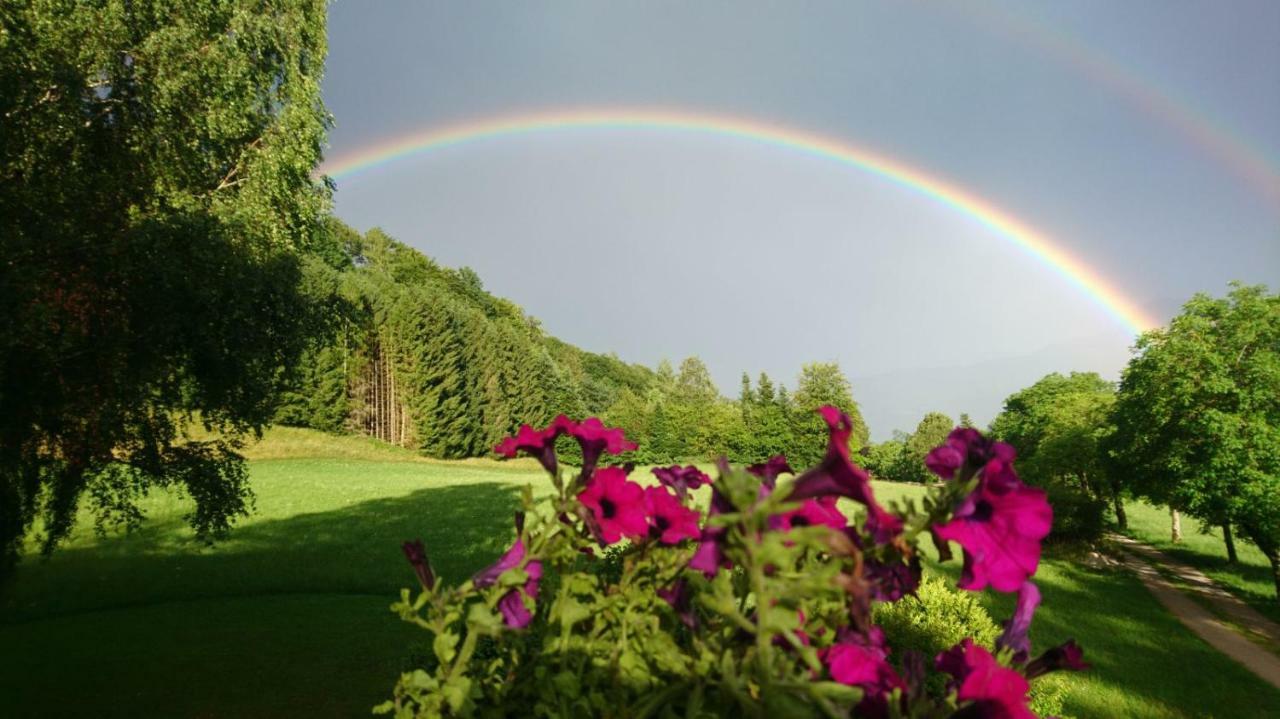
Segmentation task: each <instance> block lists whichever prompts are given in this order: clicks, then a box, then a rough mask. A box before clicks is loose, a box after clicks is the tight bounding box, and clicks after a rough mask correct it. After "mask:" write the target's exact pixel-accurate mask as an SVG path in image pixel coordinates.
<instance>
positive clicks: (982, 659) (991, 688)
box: [936, 638, 1037, 719]
mask: <svg viewBox="0 0 1280 719" xmlns="http://www.w3.org/2000/svg"><path fill="white" fill-rule="evenodd" d="M936 664H937V667H938V669H939V670H940V671H944V672H947V673H949V674H951V675H952V676H953V677H955V685H956V686H957V690H956V697H957V698H958V699H959V700H960V702H961V704H964V703H966V702H967V703H969V704H968V706H962V707H961V709H960V711H959V712H958V714H963V715H964V716H966V717H970V716H972V717H983V718H987V719H1037V718H1036V715H1035V714H1034V713H1033V712H1032V711H1031V710H1030V709H1028V708H1027V701H1028V697H1027V691H1028V690H1029V689H1030V685H1028V684H1027V680H1026V679H1024V678H1023V677H1022V675H1021V674H1019V673H1018V672H1016V671H1014V670H1012V669H1009V668H1007V667H1002V666H1000V664H999V662H997V661H996V658H995V657H993V656H991V652H988V651H987V650H986V649H983V648H982V647H980V646H978V645H977V644H974V643H973V640H972V639H969V638H966V639H964V640H963V641H962V642H960V644H957V645H956V646H954V647H952V648H951V649H948V650H947V651H945V652H943V653H942V654H939V655H938V658H937V661H936Z"/></svg>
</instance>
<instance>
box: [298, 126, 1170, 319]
mask: <svg viewBox="0 0 1280 719" xmlns="http://www.w3.org/2000/svg"><path fill="white" fill-rule="evenodd" d="M587 129H606V130H607V129H614V130H619V129H621V130H646V131H655V130H660V131H678V132H684V133H700V134H707V135H715V136H719V137H730V138H738V139H741V140H744V141H749V142H754V143H758V144H763V145H769V146H773V147H777V148H782V149H786V150H792V151H795V152H800V153H803V154H806V155H811V156H813V157H817V158H821V159H823V160H828V161H832V162H838V163H841V164H844V165H847V166H850V167H854V168H857V169H858V170H860V171H863V172H866V173H870V174H871V175H874V176H876V177H879V178H882V179H884V180H888V181H889V182H892V183H894V184H896V185H898V186H900V187H903V188H905V189H907V190H909V191H911V192H914V193H916V194H919V195H923V196H925V197H927V198H929V199H931V200H934V201H936V202H938V203H941V204H942V205H945V206H947V207H950V208H952V209H954V210H955V211H957V212H959V213H961V214H963V215H965V216H967V217H969V218H970V219H972V220H974V221H976V222H978V223H979V224H981V225H984V226H985V227H987V228H988V229H990V230H991V231H992V232H994V233H995V234H996V235H998V236H1000V237H1002V238H1004V239H1006V240H1008V241H1009V242H1010V243H1012V244H1013V245H1015V246H1017V247H1019V248H1020V249H1022V250H1023V251H1025V252H1026V253H1027V254H1029V255H1030V256H1032V257H1034V258H1035V259H1036V260H1038V261H1040V262H1041V263H1042V264H1044V265H1045V266H1046V267H1048V268H1049V269H1051V270H1053V271H1054V272H1056V273H1057V274H1058V275H1059V276H1061V277H1062V278H1063V279H1065V280H1066V281H1067V282H1069V283H1071V284H1072V285H1075V287H1076V288H1077V289H1079V290H1080V291H1081V292H1082V293H1084V294H1085V295H1086V296H1088V297H1089V298H1090V299H1091V300H1092V301H1093V302H1095V303H1096V304H1098V305H1099V306H1100V307H1101V308H1102V309H1103V310H1105V311H1106V312H1107V313H1108V314H1109V315H1111V316H1112V317H1114V318H1115V319H1116V320H1117V321H1118V322H1119V323H1120V324H1121V325H1123V326H1124V327H1125V328H1126V329H1127V330H1129V331H1130V332H1132V333H1134V334H1138V333H1141V332H1143V331H1145V330H1148V329H1150V328H1152V327H1155V326H1156V325H1157V324H1158V323H1157V322H1156V321H1155V320H1153V319H1152V318H1151V317H1150V316H1149V315H1148V314H1147V313H1145V312H1144V311H1143V310H1142V309H1141V308H1140V307H1138V305H1137V304H1136V303H1134V302H1133V301H1131V300H1130V299H1129V298H1128V297H1126V296H1125V295H1124V293H1122V292H1121V291H1120V290H1118V289H1117V288H1115V287H1114V286H1113V285H1112V284H1110V283H1108V282H1107V281H1106V280H1104V279H1103V277H1102V276H1101V275H1099V274H1098V273H1097V272H1095V271H1094V270H1093V269H1091V268H1090V267H1088V266H1086V265H1085V264H1084V263H1082V262H1080V261H1079V260H1077V259H1076V258H1074V257H1072V256H1071V255H1070V254H1069V253H1067V252H1066V251H1064V250H1063V249H1061V248H1060V247H1059V246H1058V243H1056V242H1054V241H1053V240H1052V239H1051V238H1050V237H1049V236H1048V235H1047V234H1046V233H1044V232H1041V231H1039V230H1036V229H1034V228H1033V227H1031V226H1030V225H1028V224H1026V223H1025V222H1023V221H1021V220H1019V219H1018V218H1016V217H1014V216H1013V215H1011V214H1010V213H1008V212H1006V211H1004V210H1002V209H1000V208H999V207H997V206H996V205H994V204H992V203H990V202H988V201H986V200H985V199H983V198H981V197H978V196H977V195H974V194H972V193H970V192H968V191H966V190H964V189H963V188H961V187H959V186H957V185H956V184H954V183H951V182H947V181H944V180H942V179H941V178H939V177H937V176H935V175H930V174H928V173H926V172H924V171H922V170H919V169H916V168H914V167H912V166H910V165H908V164H906V163H904V162H902V161H900V160H897V159H895V158H892V157H889V156H887V155H883V154H879V153H876V152H873V151H871V150H867V149H865V148H861V147H857V146H855V145H852V144H850V143H848V142H845V141H843V140H837V139H835V138H831V137H823V136H821V135H817V134H813V133H810V132H805V131H801V130H796V129H793V128H788V127H781V126H777V125H771V124H767V123H763V122H756V121H752V120H746V119H742V118H737V117H724V116H717V115H706V114H696V113H690V112H683V111H674V110H649V109H606V110H574V111H556V112H544V113H529V114H519V115H509V116H501V117H493V118H485V119H479V120H473V121H468V122H464V123H460V124H457V125H451V126H446V127H433V128H427V129H425V130H422V131H418V132H413V133H409V134H406V135H402V136H400V137H396V138H392V139H389V140H385V141H382V142H379V143H376V144H372V145H368V146H366V147H362V148H360V149H357V150H354V151H352V152H349V153H346V154H344V155H340V156H338V157H337V158H335V159H333V160H331V161H329V162H326V163H325V164H324V165H322V166H321V167H320V172H321V173H323V174H326V175H328V176H329V177H330V178H332V179H333V180H335V181H337V180H343V179H348V178H351V177H354V176H356V175H358V174H361V173H365V172H369V171H370V170H374V169H377V168H379V167H383V166H385V165H388V164H390V163H393V162H396V161H399V160H403V159H406V158H409V157H413V156H415V155H421V154H424V153H428V152H432V151H434V150H440V149H443V148H446V147H454V146H457V145H462V144H467V143H474V142H479V141H482V140H487V139H493V138H502V137H514V136H520V135H533V134H539V133H549V132H566V131H575V130H587Z"/></svg>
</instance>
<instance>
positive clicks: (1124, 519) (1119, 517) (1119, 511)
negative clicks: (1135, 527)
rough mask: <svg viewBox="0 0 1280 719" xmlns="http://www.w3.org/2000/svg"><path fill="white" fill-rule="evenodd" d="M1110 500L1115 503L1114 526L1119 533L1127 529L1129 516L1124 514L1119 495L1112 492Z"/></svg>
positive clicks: (1122, 503) (1122, 501) (1122, 502)
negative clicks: (1118, 529) (1117, 528)
mask: <svg viewBox="0 0 1280 719" xmlns="http://www.w3.org/2000/svg"><path fill="white" fill-rule="evenodd" d="M1111 500H1112V501H1113V502H1115V505H1116V526H1117V527H1119V528H1120V529H1121V531H1123V530H1126V529H1128V528H1129V515H1127V514H1125V513H1124V500H1123V499H1121V498H1120V493H1119V492H1117V491H1115V490H1112V492H1111Z"/></svg>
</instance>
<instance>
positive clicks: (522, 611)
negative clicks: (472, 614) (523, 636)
mask: <svg viewBox="0 0 1280 719" xmlns="http://www.w3.org/2000/svg"><path fill="white" fill-rule="evenodd" d="M524 571H525V572H527V573H528V574H529V579H528V580H527V581H526V582H525V583H524V586H523V587H517V588H516V589H512V590H511V591H509V592H507V593H506V594H504V595H502V598H501V599H499V600H498V611H499V612H501V613H502V621H503V622H504V623H505V624H506V625H507V626H508V627H511V628H512V629H524V628H525V627H527V626H529V622H531V621H533V612H531V611H529V607H528V606H526V605H525V603H524V598H523V597H528V598H529V599H530V600H531V601H534V600H537V598H538V582H539V581H540V580H541V579H542V562H539V561H538V560H536V559H535V560H533V561H531V562H529V563H528V564H526V565H525V567H524ZM522 595H523V596H522Z"/></svg>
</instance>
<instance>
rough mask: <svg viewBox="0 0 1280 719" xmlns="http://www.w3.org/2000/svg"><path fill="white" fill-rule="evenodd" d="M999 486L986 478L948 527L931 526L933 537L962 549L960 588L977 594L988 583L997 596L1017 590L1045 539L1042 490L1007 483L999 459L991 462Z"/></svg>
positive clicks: (1049, 519) (1047, 511)
mask: <svg viewBox="0 0 1280 719" xmlns="http://www.w3.org/2000/svg"><path fill="white" fill-rule="evenodd" d="M991 464H993V465H997V467H996V468H997V469H998V470H999V472H998V473H997V476H998V477H999V480H998V483H992V482H990V481H988V479H987V477H986V476H985V473H984V477H983V478H982V481H980V482H979V484H978V488H977V489H976V490H974V492H973V494H971V495H969V496H968V497H967V498H965V500H964V501H963V502H961V504H960V506H959V508H957V509H956V512H955V514H954V515H953V517H952V519H951V521H950V522H947V523H946V524H942V525H934V527H933V530H934V534H935V536H937V537H938V538H940V539H942V540H949V541H954V542H957V543H959V544H960V546H961V547H963V548H964V570H963V572H962V573H961V576H960V583H959V586H960V587H961V588H962V589H972V590H980V589H983V588H985V587H986V586H987V585H988V584H990V585H991V586H992V587H995V588H996V590H998V591H1001V592H1012V591H1015V590H1016V589H1018V587H1020V586H1021V585H1022V583H1023V582H1025V581H1026V580H1027V578H1028V577H1030V576H1031V575H1033V574H1035V572H1036V567H1037V566H1038V565H1039V564H1040V540H1042V539H1044V537H1045V536H1046V535H1047V534H1049V528H1050V526H1051V525H1052V524H1053V509H1052V508H1051V507H1050V506H1049V502H1048V500H1046V499H1045V492H1044V490H1043V489H1035V488H1032V487H1028V486H1026V485H1024V484H1022V483H1021V482H1018V481H1017V477H1016V476H1014V477H1013V478H1012V482H1014V483H1016V484H1012V485H1010V479H1009V475H1010V474H1011V471H1005V469H1004V467H1007V466H1008V465H1007V464H1005V463H1003V462H1002V461H1001V460H992V462H991Z"/></svg>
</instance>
